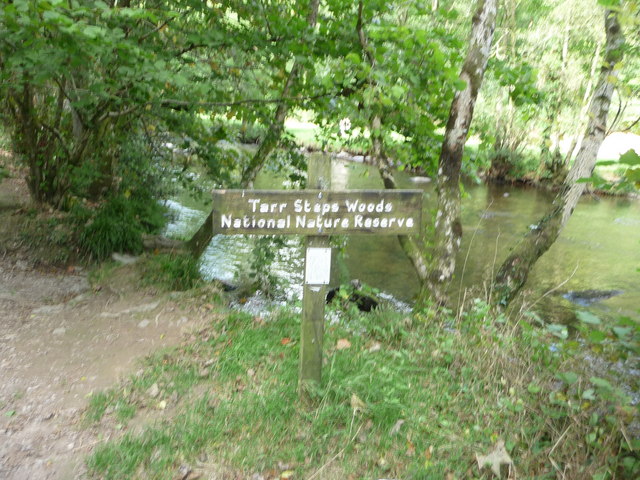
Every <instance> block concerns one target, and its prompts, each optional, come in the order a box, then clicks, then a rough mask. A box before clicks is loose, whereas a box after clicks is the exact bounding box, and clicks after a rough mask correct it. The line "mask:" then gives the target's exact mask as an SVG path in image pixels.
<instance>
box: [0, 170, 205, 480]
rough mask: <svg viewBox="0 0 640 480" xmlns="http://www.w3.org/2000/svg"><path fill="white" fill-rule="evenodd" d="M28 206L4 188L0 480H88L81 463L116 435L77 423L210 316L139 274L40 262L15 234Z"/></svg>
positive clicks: (16, 188) (21, 190)
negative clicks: (93, 403) (146, 284)
mask: <svg viewBox="0 0 640 480" xmlns="http://www.w3.org/2000/svg"><path fill="white" fill-rule="evenodd" d="M27 202H28V194H27V191H26V186H25V184H24V182H23V181H22V180H19V179H16V178H15V177H13V178H9V179H4V180H2V181H0V478H2V479H7V480H24V479H32V480H40V479H64V480H67V479H77V478H85V477H86V469H85V467H84V459H85V457H86V456H87V455H88V454H89V453H90V452H91V451H92V449H93V448H94V447H95V446H96V445H97V444H99V442H101V441H102V440H104V439H107V438H109V437H110V436H111V434H112V433H113V434H114V435H115V434H117V432H116V431H115V430H114V432H108V431H105V429H104V426H101V427H100V431H98V430H97V428H96V427H92V426H90V425H88V423H87V421H86V420H85V419H84V418H83V412H84V410H85V409H86V407H87V405H88V401H89V398H90V396H91V395H92V393H94V392H98V391H100V390H102V389H105V388H108V387H109V386H112V385H115V384H116V383H117V382H118V380H119V379H121V378H124V377H127V376H129V375H131V374H133V373H134V372H135V371H136V369H137V368H139V367H138V366H137V361H138V360H139V359H141V358H142V357H144V356H145V354H148V353H150V352H152V351H154V350H156V349H158V348H161V347H166V346H171V345H176V344H179V343H180V341H181V339H182V338H183V336H184V335H185V334H186V333H188V332H191V331H193V330H194V329H196V328H199V327H200V326H201V325H202V323H203V322H205V321H206V320H207V310H206V309H203V308H200V307H199V306H198V305H197V302H196V301H189V300H187V301H180V299H181V297H180V296H179V295H176V294H169V293H158V292H156V291H154V290H153V289H149V288H147V289H142V288H140V287H139V286H138V284H139V282H138V280H139V273H138V271H137V270H136V265H123V266H120V267H116V268H115V269H114V270H113V271H112V272H110V274H109V275H108V279H107V280H103V281H93V282H92V281H90V280H89V275H88V273H87V271H85V270H84V269H83V268H81V267H78V266H75V265H71V266H66V267H65V268H60V267H53V266H51V265H48V264H46V262H42V261H41V260H40V258H41V255H35V256H34V255H31V254H30V252H29V250H28V248H27V247H26V246H25V244H27V243H28V242H25V239H24V232H22V234H20V231H19V227H17V226H16V225H19V220H18V219H19V218H20V217H21V216H24V215H25V213H24V212H25V211H27V210H29V208H30V207H29V206H28V204H27ZM20 235H21V236H20ZM34 258H38V260H34ZM178 301H180V304H179V303H178Z"/></svg>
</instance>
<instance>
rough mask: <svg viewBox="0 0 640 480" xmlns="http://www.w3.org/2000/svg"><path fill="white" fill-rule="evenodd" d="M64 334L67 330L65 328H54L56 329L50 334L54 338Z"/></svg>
mask: <svg viewBox="0 0 640 480" xmlns="http://www.w3.org/2000/svg"><path fill="white" fill-rule="evenodd" d="M65 333H67V329H66V328H64V327H59V328H56V329H55V330H54V331H53V332H52V334H53V335H56V336H61V335H64V334H65Z"/></svg>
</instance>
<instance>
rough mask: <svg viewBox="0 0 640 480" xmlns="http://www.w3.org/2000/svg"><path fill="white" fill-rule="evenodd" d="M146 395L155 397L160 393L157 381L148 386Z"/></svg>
mask: <svg viewBox="0 0 640 480" xmlns="http://www.w3.org/2000/svg"><path fill="white" fill-rule="evenodd" d="M147 395H148V396H150V397H151V398H156V397H157V396H158V395H160V387H158V384H157V383H154V384H153V385H151V386H150V387H149V389H148V390H147Z"/></svg>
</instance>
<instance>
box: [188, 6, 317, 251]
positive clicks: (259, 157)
mask: <svg viewBox="0 0 640 480" xmlns="http://www.w3.org/2000/svg"><path fill="white" fill-rule="evenodd" d="M319 4H320V0H310V1H309V13H308V14H307V23H308V24H309V26H310V27H312V28H313V27H315V25H316V22H317V20H318V8H319ZM299 71H300V64H299V63H298V62H297V61H294V63H293V66H292V67H291V71H290V72H289V76H288V77H287V81H286V83H285V85H284V87H283V89H282V94H281V96H280V97H281V102H280V103H279V104H278V108H276V111H275V114H274V116H273V121H272V122H271V125H270V126H269V130H268V131H267V134H266V135H265V137H264V139H263V140H262V142H261V143H260V146H259V147H258V150H257V151H256V153H255V154H254V155H253V157H252V158H251V160H250V161H249V165H247V167H246V168H245V169H244V171H243V172H242V177H241V179H240V185H241V186H242V187H243V188H251V187H252V186H253V182H254V181H255V179H256V176H257V175H258V172H260V169H261V168H262V166H263V165H264V162H265V160H266V159H267V157H268V156H269V155H270V154H271V152H272V151H273V150H274V149H275V148H276V147H277V146H278V142H279V141H280V137H281V136H282V131H283V130H284V121H285V119H286V118H287V113H288V112H289V105H288V103H287V101H286V100H285V99H286V97H289V96H290V94H291V90H292V89H293V86H294V85H295V82H296V81H297V79H298V75H299V73H300V72H299ZM211 237H213V212H211V213H209V215H208V216H207V218H206V220H205V221H204V223H203V224H202V226H201V227H200V228H199V229H198V231H197V232H196V233H195V235H194V236H193V237H191V239H190V240H189V241H188V242H187V247H188V248H189V251H190V252H191V253H192V254H193V256H195V257H196V258H197V257H200V255H202V253H203V252H204V249H205V248H207V245H209V242H210V241H211Z"/></svg>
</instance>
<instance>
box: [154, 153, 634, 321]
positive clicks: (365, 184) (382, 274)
mask: <svg viewBox="0 0 640 480" xmlns="http://www.w3.org/2000/svg"><path fill="white" fill-rule="evenodd" d="M397 180H398V182H399V184H400V186H401V187H402V188H421V189H423V190H424V192H425V195H424V206H425V217H427V218H428V217H429V212H430V211H431V210H432V209H433V208H434V207H435V202H436V194H435V192H434V188H433V184H432V183H430V182H425V181H419V180H420V179H416V178H412V177H411V176H410V175H408V174H406V173H403V172H398V174H397ZM416 180H418V181H416ZM255 188H263V189H268V188H271V189H274V188H283V187H282V181H281V179H279V178H277V177H274V176H273V175H269V174H263V175H261V176H260V177H259V178H258V180H257V181H256V185H255ZM332 188H334V189H372V188H375V189H377V188H383V187H382V182H381V181H380V179H379V177H378V174H377V171H376V170H375V169H374V168H373V167H370V166H367V165H363V164H360V163H354V162H345V161H342V160H337V159H334V160H333V162H332ZM552 199H553V194H552V193H549V192H546V191H543V190H540V189H534V188H522V187H516V186H508V185H502V186H496V185H466V186H465V193H464V198H463V201H462V220H463V232H464V234H463V242H462V246H461V249H460V253H459V256H458V262H457V273H456V278H455V280H454V284H453V285H452V295H453V298H458V297H462V296H464V295H465V291H466V292H467V295H475V296H482V295H483V293H484V292H485V288H484V284H485V283H486V279H487V278H490V274H491V272H492V271H493V270H494V269H496V268H498V267H499V265H500V262H501V261H502V260H503V259H504V258H505V257H506V256H507V254H508V250H509V247H510V246H512V245H514V242H516V241H517V240H518V239H519V238H521V237H522V235H523V234H524V233H525V232H526V231H527V229H528V228H530V226H531V225H533V224H535V223H536V222H537V221H538V220H539V219H540V216H541V215H542V214H544V212H546V211H547V209H548V208H549V206H550V203H551V201H552ZM167 204H168V206H169V207H170V208H171V210H172V211H173V212H174V216H173V217H174V218H173V221H172V222H171V223H170V224H169V225H168V227H167V232H166V233H167V234H168V235H173V236H178V237H188V236H189V235H190V234H192V233H193V232H194V231H195V230H196V229H197V228H198V226H199V224H200V223H201V222H202V221H203V219H204V218H205V217H206V215H207V213H208V208H209V206H208V205H207V204H206V202H196V201H193V200H192V199H190V198H189V197H188V196H187V195H182V196H179V197H177V198H175V199H172V200H170V201H168V202H167ZM344 241H345V243H346V245H345V247H344V249H343V261H341V262H336V263H335V264H334V274H333V277H332V278H333V283H334V284H339V283H340V282H346V281H348V280H350V279H353V278H357V279H359V280H361V281H362V282H365V283H366V284H368V285H370V286H372V287H374V288H377V289H379V290H380V291H382V292H386V293H388V294H390V295H391V296H393V297H394V298H396V299H398V300H401V301H403V302H405V303H407V304H410V303H411V301H412V299H413V298H414V296H415V295H416V293H417V290H418V281H417V279H416V276H415V273H414V271H413V267H412V266H411V264H410V263H409V261H408V260H407V258H406V256H405V255H404V253H403V251H402V250H401V248H400V246H399V244H398V241H397V239H396V238H395V237H385V236H359V235H353V236H350V237H348V238H345V239H344ZM249 245H250V244H249V242H248V241H247V240H246V239H245V238H243V237H241V236H228V237H224V236H217V237H215V238H214V239H213V240H212V242H211V244H210V245H209V247H208V248H207V250H206V252H205V254H204V255H203V258H202V264H201V271H202V274H203V276H204V277H205V278H209V279H211V278H218V279H222V280H225V281H228V282H231V283H233V281H234V275H235V273H236V272H237V271H238V269H242V268H246V259H247V257H248V251H249ZM302 265H303V259H302V248H301V243H300V241H299V239H296V238H290V239H289V240H288V243H287V247H286V248H285V249H283V250H282V251H281V252H280V255H279V260H278V261H277V262H275V263H274V265H273V267H272V271H273V272H274V273H276V274H277V275H278V276H280V277H281V278H283V279H284V280H285V281H286V283H288V284H289V287H288V288H287V290H286V291H287V296H288V297H289V299H291V298H292V297H295V296H296V295H299V292H300V284H301V282H302ZM639 269H640V202H639V201H637V200H632V199H627V198H620V197H598V196H589V195H587V196H584V197H583V198H582V199H581V201H580V203H579V205H578V207H577V208H576V210H575V212H574V213H573V216H572V217H571V219H570V220H569V222H568V224H567V226H566V227H565V229H564V230H563V232H562V233H561V235H560V238H559V239H558V240H557V241H556V243H555V244H554V245H553V246H552V247H551V249H550V250H549V251H548V252H547V253H546V254H545V255H544V256H543V257H542V258H541V259H540V260H539V261H538V263H537V264H536V266H535V268H534V269H533V271H532V272H531V275H530V278H529V281H528V282H527V285H526V289H527V290H528V291H529V295H527V297H526V298H528V299H529V301H530V302H536V304H537V305H536V306H537V307H539V310H540V311H541V312H542V313H541V314H542V315H543V316H553V317H560V318H565V317H566V318H570V317H571V316H572V315H573V313H572V312H573V311H574V310H575V308H588V309H589V310H591V311H592V312H593V313H595V314H597V315H600V316H601V317H604V318H606V317H619V316H628V317H631V318H634V319H636V320H638V321H640V271H639ZM585 290H603V291H613V290H615V291H618V292H621V293H619V294H618V293H617V294H616V295H614V296H612V297H611V298H607V299H603V300H601V301H597V302H594V303H591V304H590V305H588V306H586V307H585V306H578V307H576V305H575V304H574V303H572V302H570V301H568V300H567V299H566V298H564V297H566V296H570V295H571V293H570V292H581V291H585ZM563 295H564V296H563ZM556 320H557V319H556Z"/></svg>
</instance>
